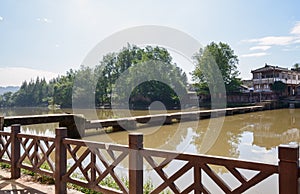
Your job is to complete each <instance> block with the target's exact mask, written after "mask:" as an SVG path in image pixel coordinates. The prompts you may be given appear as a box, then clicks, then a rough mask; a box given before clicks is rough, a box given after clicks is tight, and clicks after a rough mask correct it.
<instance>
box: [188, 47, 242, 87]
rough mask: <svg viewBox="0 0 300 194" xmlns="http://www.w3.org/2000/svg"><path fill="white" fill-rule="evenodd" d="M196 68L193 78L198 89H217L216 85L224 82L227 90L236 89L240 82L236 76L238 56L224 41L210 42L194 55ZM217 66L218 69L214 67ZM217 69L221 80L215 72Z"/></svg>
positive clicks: (237, 73)
mask: <svg viewBox="0 0 300 194" xmlns="http://www.w3.org/2000/svg"><path fill="white" fill-rule="evenodd" d="M194 60H195V62H196V68H195V70H194V71H193V78H194V80H195V81H196V86H197V87H198V89H199V90H200V91H206V92H208V90H209V89H210V90H217V86H218V85H220V84H224V85H225V88H226V91H227V92H232V91H237V89H238V87H239V86H240V84H241V81H240V79H238V78H237V76H238V75H239V74H240V73H239V71H238V70H237V65H238V57H237V56H236V55H235V54H234V51H233V50H232V49H231V48H230V46H229V45H228V44H226V43H222V42H220V43H219V44H217V43H214V42H212V43H210V44H209V45H207V46H206V47H205V48H204V49H200V50H199V52H197V53H196V54H195V55H194ZM216 68H218V69H216ZM217 71H219V72H220V74H221V77H222V80H220V79H219V80H218V79H217V77H216V72H217ZM211 92H212V91H211Z"/></svg>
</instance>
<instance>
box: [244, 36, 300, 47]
mask: <svg viewBox="0 0 300 194" xmlns="http://www.w3.org/2000/svg"><path fill="white" fill-rule="evenodd" d="M295 39H296V37H293V36H267V37H263V38H257V39H250V40H248V42H254V43H258V45H262V46H270V45H280V46H283V45H289V44H293V43H294V41H295Z"/></svg>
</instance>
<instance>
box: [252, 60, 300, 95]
mask: <svg viewBox="0 0 300 194" xmlns="http://www.w3.org/2000/svg"><path fill="white" fill-rule="evenodd" d="M251 73H252V75H253V79H252V80H253V88H254V91H256V92H259V91H263V92H271V91H272V90H271V86H272V84H274V82H275V81H282V82H283V83H285V84H286V85H287V91H286V94H287V95H295V93H296V87H297V86H298V85H299V84H300V70H295V69H291V70H289V69H288V68H283V67H278V66H272V65H267V64H266V65H265V66H264V67H261V68H258V69H255V70H252V71H251Z"/></svg>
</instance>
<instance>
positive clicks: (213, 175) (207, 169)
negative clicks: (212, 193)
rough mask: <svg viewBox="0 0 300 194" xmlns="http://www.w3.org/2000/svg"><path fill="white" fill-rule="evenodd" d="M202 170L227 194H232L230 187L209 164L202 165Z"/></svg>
mask: <svg viewBox="0 0 300 194" xmlns="http://www.w3.org/2000/svg"><path fill="white" fill-rule="evenodd" d="M201 168H202V169H203V170H204V171H205V172H206V174H207V175H208V176H209V177H210V178H211V179H212V180H213V181H214V182H215V183H216V184H217V185H218V186H219V187H220V188H221V189H222V190H223V191H224V192H225V193H231V189H230V187H229V186H228V185H227V184H226V183H225V182H224V181H223V180H222V179H220V177H219V176H218V175H217V174H216V173H215V172H214V171H213V170H212V169H211V168H210V167H209V166H208V165H207V164H202V165H201Z"/></svg>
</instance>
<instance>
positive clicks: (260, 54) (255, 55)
mask: <svg viewBox="0 0 300 194" xmlns="http://www.w3.org/2000/svg"><path fill="white" fill-rule="evenodd" d="M266 55H268V53H265V52H260V53H250V54H244V55H241V57H244V58H246V57H262V56H266Z"/></svg>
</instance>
